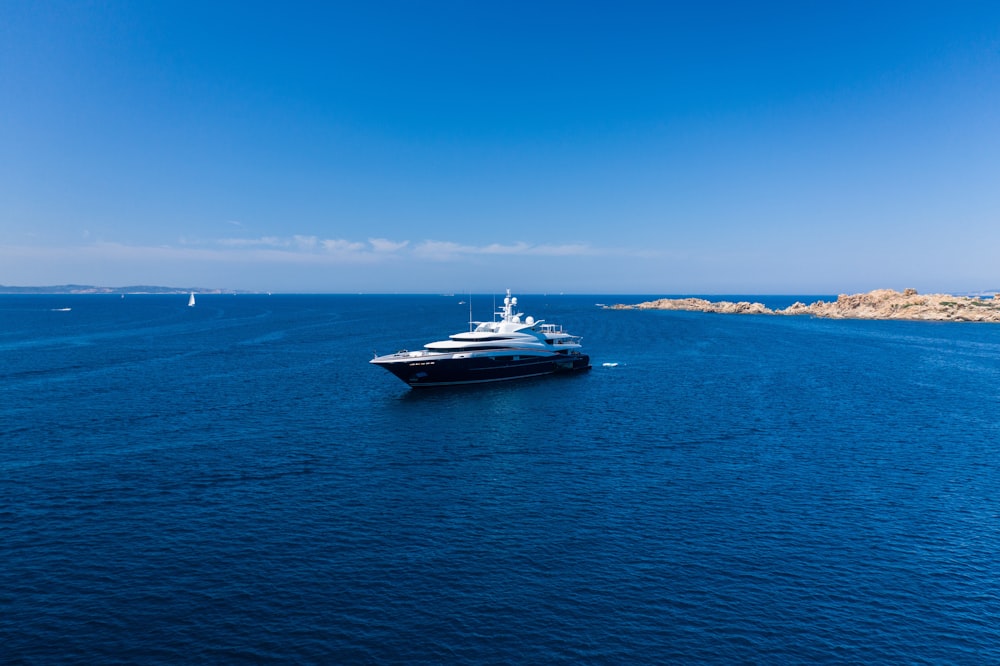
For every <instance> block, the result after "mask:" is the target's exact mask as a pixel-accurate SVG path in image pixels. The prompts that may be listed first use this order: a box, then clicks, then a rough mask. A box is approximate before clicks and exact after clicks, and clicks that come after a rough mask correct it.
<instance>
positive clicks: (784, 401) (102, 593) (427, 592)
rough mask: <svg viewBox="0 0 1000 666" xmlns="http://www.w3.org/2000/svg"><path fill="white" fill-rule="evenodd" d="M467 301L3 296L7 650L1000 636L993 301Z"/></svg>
mask: <svg viewBox="0 0 1000 666" xmlns="http://www.w3.org/2000/svg"><path fill="white" fill-rule="evenodd" d="M465 298H466V299H467V298H468V297H465ZM459 300H463V299H462V298H461V297H459V296H456V297H444V296H396V297H393V296H270V297H268V296H243V295H240V296H209V295H206V296H202V297H199V300H198V305H197V306H196V307H194V308H188V307H186V302H187V298H186V296H128V297H126V298H124V299H121V298H120V297H117V296H116V297H107V296H72V297H71V296H44V297H43V296H0V560H2V566H0V652H2V655H0V661H7V662H14V663H21V662H23V663H40V664H41V663H45V664H48V663H87V664H92V663H107V662H129V663H165V662H171V663H178V662H184V663H220V662H221V663H225V662H241V661H242V662H261V661H264V662H266V661H294V662H306V663H308V662H313V663H420V662H423V663H442V662H449V663H456V662H470V663H509V662H520V663H525V662H533V663H602V662H614V663H639V662H646V663H649V662H661V663H668V662H674V663H682V662H686V663H727V662H758V663H761V662H764V663H782V662H827V663H843V662H854V663H967V664H980V663H998V662H1000V582H998V581H1000V498H998V494H1000V471H998V469H1000V426H998V416H1000V326H997V325H976V324H935V323H918V322H865V321H860V322H850V321H826V320H817V319H809V318H782V317H766V316H725V315H705V314H695V313H678V312H640V311H608V310H601V309H599V308H597V307H595V301H603V302H618V301H621V300H631V301H633V302H634V301H637V300H644V299H641V298H634V297H633V298H631V299H628V298H624V297H622V298H617V299H616V298H614V297H608V296H602V297H596V298H595V297H581V296H572V297H570V296H551V295H550V296H541V295H537V296H531V295H525V296H523V297H522V298H521V302H522V306H523V309H524V310H525V312H526V313H528V314H532V315H534V316H535V317H536V318H544V319H546V320H548V321H550V322H554V323H562V324H564V325H565V326H566V327H567V328H568V329H569V330H570V331H572V332H574V333H579V334H582V335H583V336H584V342H585V344H586V345H587V347H588V349H589V351H590V352H591V355H592V360H593V363H594V366H595V367H594V368H593V370H592V371H590V372H589V373H584V374H580V375H575V376H565V377H550V378H544V379H539V380H527V381H524V382H514V383H505V384H497V385H493V386H483V387H474V388H471V389H470V388H465V389H438V390H433V389H426V390H424V391H419V390H417V391H412V390H410V389H408V388H407V387H406V386H405V385H403V384H402V383H401V382H399V381H398V380H397V379H395V378H394V377H392V376H391V375H389V374H388V373H387V372H385V371H383V370H381V369H379V368H376V367H374V366H370V365H369V364H368V363H367V361H368V359H369V358H371V356H372V352H373V351H375V350H377V351H379V352H381V353H385V352H390V351H395V350H396V349H398V348H402V347H406V348H411V349H412V348H416V347H419V345H420V344H422V343H423V342H426V341H429V340H432V339H438V338H440V337H443V336H444V335H445V334H447V333H452V332H456V331H458V330H462V329H463V328H464V322H465V321H466V320H467V318H468V310H467V308H468V306H467V305H461V304H459ZM792 300H795V299H789V300H788V302H789V303H790V302H791V301H792ZM473 303H474V305H475V306H476V310H477V311H476V316H477V317H478V318H483V317H488V315H489V312H490V305H492V301H491V297H474V300H473ZM787 304H788V303H778V304H777V305H787ZM480 306H482V307H480ZM62 308H71V309H70V310H69V311H64V310H62ZM603 363H617V364H618V365H617V367H604V366H603V365H602V364H603Z"/></svg>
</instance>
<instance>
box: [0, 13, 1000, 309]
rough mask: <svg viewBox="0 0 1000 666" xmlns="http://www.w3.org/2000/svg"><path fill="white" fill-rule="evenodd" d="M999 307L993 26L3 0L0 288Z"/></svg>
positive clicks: (943, 20)
mask: <svg viewBox="0 0 1000 666" xmlns="http://www.w3.org/2000/svg"><path fill="white" fill-rule="evenodd" d="M66 283H74V284H93V285H99V286H126V285H136V284H147V285H165V286H178V287H204V288H223V289H239V290H257V291H272V292H302V293H358V292H363V293H452V292H477V293H494V292H497V291H502V290H503V289H506V288H508V287H509V288H512V289H514V290H516V291H518V292H521V293H556V292H565V293H593V294H602V293H608V294H663V295H667V294H837V293H854V292H860V291H868V290H871V289H876V288H894V289H900V290H901V289H903V288H906V287H912V288H916V289H918V290H919V291H921V292H925V293H926V292H951V293H959V292H961V293H967V292H974V291H979V290H992V289H1000V2H996V1H990V2H962V1H960V0H959V1H956V0H950V1H944V2H920V1H919V0H918V1H907V2H872V1H870V0H868V1H864V2H853V1H850V0H846V1H838V2H811V1H808V0H803V1H796V2H778V3H772V2H754V3H747V2H710V1H707V2H676V3H674V2H666V1H663V2H631V1H628V0H624V1H618V2H614V3H610V2H608V3H597V2H586V1H580V0H577V1H567V2H545V1H544V0H540V1H532V2H528V1H516V0H515V1H508V2H499V1H492V2H490V1H483V2H479V1H471V2H470V1H468V0H463V1H456V2H452V1H449V0H440V1H438V0H433V1H431V0H427V1H425V2H416V1H414V2H395V1H387V2H308V3H298V2H283V3H275V2H260V3H258V2H250V1H241V2H233V3H230V2H225V1H223V0H219V1H216V2H202V1H200V0H199V1H198V2H183V1H181V0H177V1H171V2H97V1H91V2H87V1H84V0H79V1H76V2H51V1H48V0H30V1H22V0H2V2H0V284H4V285H57V284H66Z"/></svg>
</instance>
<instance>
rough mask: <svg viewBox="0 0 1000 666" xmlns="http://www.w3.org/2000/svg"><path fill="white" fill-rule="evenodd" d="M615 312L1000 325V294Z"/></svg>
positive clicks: (684, 303)
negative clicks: (802, 316)
mask: <svg viewBox="0 0 1000 666" xmlns="http://www.w3.org/2000/svg"><path fill="white" fill-rule="evenodd" d="M607 308H608V309H612V310H687V311H694V312H715V313H720V314H767V315H812V316H814V317H825V318H829V319H916V320H923V321H979V322H994V323H1000V294H997V295H995V296H993V297H992V298H977V297H971V296H950V295H948V294H918V293H917V290H916V289H906V290H904V291H901V292H900V291H895V290H893V289H876V290H874V291H870V292H868V293H867V294H851V295H848V294H841V295H840V296H838V297H837V300H836V301H829V302H828V301H816V302H814V303H812V304H810V305H806V304H805V303H794V304H792V305H790V306H789V307H787V308H784V309H780V310H773V309H771V308H769V307H767V306H765V305H764V304H763V303H750V302H748V301H740V302H737V303H734V302H732V301H708V300H705V299H702V298H661V299H658V300H655V301H647V302H645V303H638V304H636V305H624V304H619V305H610V306H607Z"/></svg>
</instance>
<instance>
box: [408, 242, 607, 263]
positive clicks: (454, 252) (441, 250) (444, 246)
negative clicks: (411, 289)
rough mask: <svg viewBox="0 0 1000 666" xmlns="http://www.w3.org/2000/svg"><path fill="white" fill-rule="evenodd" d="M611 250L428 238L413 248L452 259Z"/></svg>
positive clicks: (429, 255)
mask: <svg viewBox="0 0 1000 666" xmlns="http://www.w3.org/2000/svg"><path fill="white" fill-rule="evenodd" d="M612 252H613V251H609V250H601V249H597V248H594V247H591V246H590V245H587V244H586V243H566V244H562V245H551V244H541V245H532V244H531V243H526V242H524V241H518V242H516V243H510V244H502V243H490V244H489V245H462V244H459V243H454V242H451V241H436V240H428V241H423V242H422V243H419V244H418V245H417V246H416V247H415V248H414V249H413V253H414V255H416V256H418V257H421V258H424V259H431V260H438V261H444V260H454V259H458V258H460V257H462V256H472V255H532V256H542V257H572V256H594V255H600V254H610V253H612Z"/></svg>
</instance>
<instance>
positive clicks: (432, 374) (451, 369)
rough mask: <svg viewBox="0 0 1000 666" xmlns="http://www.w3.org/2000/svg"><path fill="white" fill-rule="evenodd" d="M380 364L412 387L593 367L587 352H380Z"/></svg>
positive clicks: (545, 373) (525, 376)
mask: <svg viewBox="0 0 1000 666" xmlns="http://www.w3.org/2000/svg"><path fill="white" fill-rule="evenodd" d="M371 363H374V364H375V365H380V366H382V367H383V368H385V369H386V370H388V371H389V372H391V373H392V374H393V375H395V376H396V377H398V378H399V379H400V380H402V381H403V382H404V383H405V384H407V385H409V386H411V387H413V388H422V387H429V386H457V385H461V384H483V383H487V382H501V381H509V380H512V379H524V378H527V377H539V376H542V375H551V374H555V373H562V372H575V371H579V370H587V369H589V368H590V357H589V356H587V355H586V354H580V353H575V354H544V355H542V354H524V353H520V354H505V353H492V354H475V355H473V354H425V353H418V354H414V355H408V354H406V353H401V354H392V355H389V356H380V357H378V358H374V359H372V361H371Z"/></svg>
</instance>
